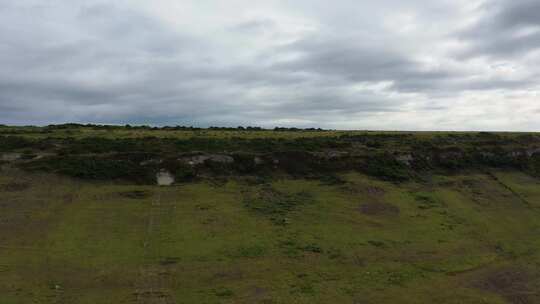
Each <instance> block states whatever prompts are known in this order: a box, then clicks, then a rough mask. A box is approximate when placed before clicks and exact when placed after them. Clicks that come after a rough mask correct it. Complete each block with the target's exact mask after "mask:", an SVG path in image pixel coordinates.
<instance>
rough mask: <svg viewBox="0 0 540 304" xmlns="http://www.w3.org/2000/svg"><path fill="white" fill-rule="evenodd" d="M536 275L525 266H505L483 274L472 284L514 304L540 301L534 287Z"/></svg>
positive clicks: (528, 303) (529, 303)
mask: <svg viewBox="0 0 540 304" xmlns="http://www.w3.org/2000/svg"><path fill="white" fill-rule="evenodd" d="M534 281H536V279H535V276H534V275H533V274H532V273H531V272H530V271H528V270H527V269H524V268H519V267H505V268H501V269H497V270H492V271H489V272H485V273H483V274H481V275H480V276H479V277H477V278H476V279H474V280H473V282H472V286H473V287H474V288H477V289H481V290H484V291H487V292H492V293H495V294H498V295H500V296H501V297H503V298H504V299H505V300H506V301H508V302H509V303H512V304H532V303H539V301H540V296H539V294H538V292H537V291H536V290H535V289H534V288H533V287H532V283H533V282H534Z"/></svg>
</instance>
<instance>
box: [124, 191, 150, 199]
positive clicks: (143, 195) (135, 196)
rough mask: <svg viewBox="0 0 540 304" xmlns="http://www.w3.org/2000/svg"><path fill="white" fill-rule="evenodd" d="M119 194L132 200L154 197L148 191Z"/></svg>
mask: <svg viewBox="0 0 540 304" xmlns="http://www.w3.org/2000/svg"><path fill="white" fill-rule="evenodd" d="M118 194H119V195H120V196H122V197H126V198H130V199H143V198H148V197H150V196H152V192H151V191H147V190H134V191H124V192H119V193H118Z"/></svg>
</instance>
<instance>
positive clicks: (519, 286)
mask: <svg viewBox="0 0 540 304" xmlns="http://www.w3.org/2000/svg"><path fill="white" fill-rule="evenodd" d="M494 177H496V178H494ZM343 178H344V179H345V180H346V181H347V183H346V184H343V185H331V186H329V185H322V184H321V183H320V182H318V181H306V180H278V181H273V182H272V184H271V188H272V189H273V190H274V191H276V193H282V194H283V195H286V194H295V193H299V192H302V191H303V192H305V193H308V194H310V197H312V198H313V199H312V200H309V201H308V202H306V203H305V204H300V205H298V206H296V207H295V208H294V209H293V210H292V211H290V212H286V213H284V214H283V215H282V216H283V217H284V218H285V219H286V223H287V224H286V225H280V224H277V223H275V222H274V221H272V220H271V219H270V217H269V216H268V214H265V213H261V212H256V211H255V210H253V209H251V208H249V207H247V206H246V203H245V201H246V198H248V197H251V196H254V195H255V196H256V195H257V193H260V191H263V189H262V187H268V185H267V186H261V185H258V186H251V185H248V184H246V183H244V182H242V181H239V180H230V181H229V182H227V183H226V184H224V185H212V184H209V183H192V184H184V185H180V186H175V187H170V188H159V187H154V186H131V185H125V184H123V185H122V184H113V183H97V182H96V183H90V182H81V181H76V180H71V179H67V178H61V177H57V176H51V175H44V174H43V175H42V174H29V173H22V172H20V171H17V170H15V169H7V170H4V171H2V174H1V175H0V197H1V198H2V199H1V200H0V295H1V298H0V303H2V304H4V303H6V304H11V303H89V304H90V303H92V304H94V303H538V302H539V301H540V298H538V297H536V292H538V291H539V290H540V288H539V285H538V283H539V282H540V281H539V280H538V279H539V276H538V274H540V264H539V263H540V253H538V252H539V249H540V240H539V239H538V233H539V232H540V221H538V218H539V209H538V207H540V190H539V189H540V181H539V180H537V179H534V178H531V177H529V176H527V175H524V174H522V173H517V172H512V171H499V172H495V174H494V175H493V176H489V175H486V174H482V173H478V172H470V173H462V174H461V175H455V176H433V177H432V178H431V179H430V180H429V182H425V183H422V184H419V183H415V182H408V183H403V184H399V185H396V184H392V183H386V182H382V181H378V180H374V179H371V178H368V177H366V176H363V175H360V174H358V173H351V174H347V175H344V176H343ZM509 189H512V191H513V192H512V191H510V190H509ZM133 190H147V191H148V195H147V196H146V197H144V196H143V197H141V198H129V197H126V196H125V195H122V194H123V193H126V192H129V191H133ZM367 203H378V204H391V205H393V206H394V207H397V208H399V212H397V211H396V210H397V208H392V209H389V210H391V212H386V211H382V212H374V213H373V212H372V213H370V214H366V213H365V212H364V213H363V212H361V211H362V208H361V206H362V205H363V204H367ZM500 277H503V278H504V277H509V278H510V279H509V280H506V281H504V280H503V281H502V282H499V281H498V278H500Z"/></svg>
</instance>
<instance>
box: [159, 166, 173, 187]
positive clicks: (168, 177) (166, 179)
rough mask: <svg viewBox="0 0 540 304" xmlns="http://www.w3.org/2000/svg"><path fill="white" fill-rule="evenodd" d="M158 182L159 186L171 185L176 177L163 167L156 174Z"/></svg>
mask: <svg viewBox="0 0 540 304" xmlns="http://www.w3.org/2000/svg"><path fill="white" fill-rule="evenodd" d="M156 183H157V184H158V185H159V186H170V185H172V184H173V183H174V177H173V176H172V174H171V173H170V172H169V171H167V170H164V169H161V170H160V171H159V172H158V173H157V174H156Z"/></svg>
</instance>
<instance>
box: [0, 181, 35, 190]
mask: <svg viewBox="0 0 540 304" xmlns="http://www.w3.org/2000/svg"><path fill="white" fill-rule="evenodd" d="M28 188H30V184H28V183H18V182H11V183H7V184H4V185H0V191H4V192H20V191H24V190H26V189H28Z"/></svg>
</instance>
